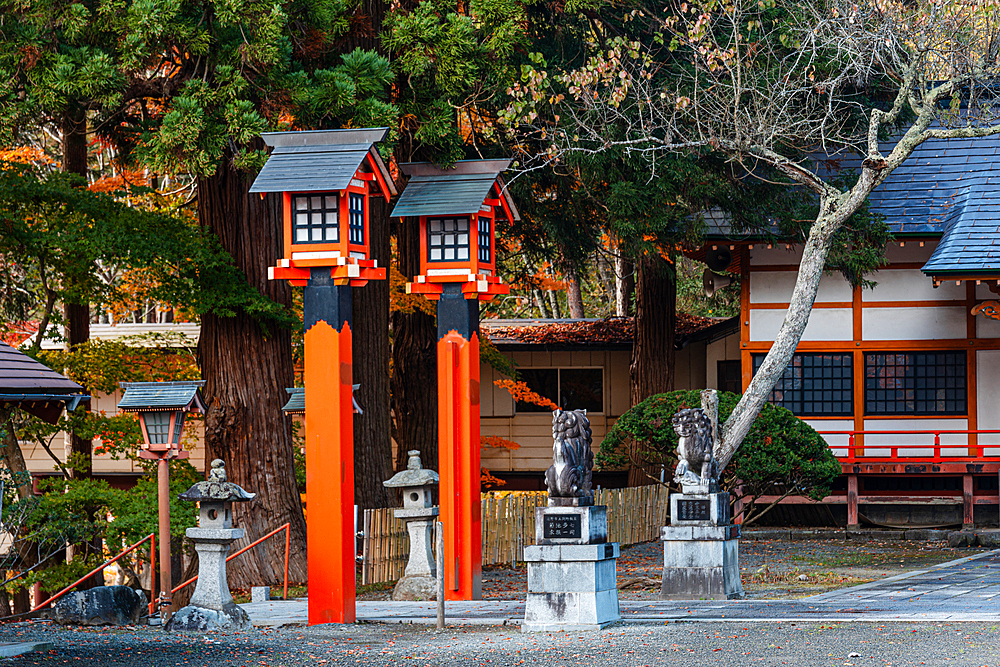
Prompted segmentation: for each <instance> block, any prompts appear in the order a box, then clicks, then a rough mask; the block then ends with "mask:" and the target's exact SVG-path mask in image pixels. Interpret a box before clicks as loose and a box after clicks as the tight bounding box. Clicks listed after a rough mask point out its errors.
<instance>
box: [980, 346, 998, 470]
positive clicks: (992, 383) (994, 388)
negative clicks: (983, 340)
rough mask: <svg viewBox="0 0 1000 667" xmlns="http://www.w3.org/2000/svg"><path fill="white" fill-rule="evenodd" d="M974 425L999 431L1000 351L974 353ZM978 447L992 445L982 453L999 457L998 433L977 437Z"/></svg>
mask: <svg viewBox="0 0 1000 667" xmlns="http://www.w3.org/2000/svg"><path fill="white" fill-rule="evenodd" d="M976 390H977V393H976V423H977V427H978V428H980V429H984V430H987V431H988V430H992V429H997V430H1000V350H980V351H978V352H977V353H976ZM979 445H981V446H990V445H994V446H995V449H991V450H990V451H986V452H983V453H984V454H987V455H990V456H1000V433H991V434H983V435H980V436H979Z"/></svg>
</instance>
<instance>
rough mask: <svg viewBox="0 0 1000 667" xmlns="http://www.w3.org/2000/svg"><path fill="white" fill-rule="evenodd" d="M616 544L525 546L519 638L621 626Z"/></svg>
mask: <svg viewBox="0 0 1000 667" xmlns="http://www.w3.org/2000/svg"><path fill="white" fill-rule="evenodd" d="M618 553H619V550H618V544H617V543H616V542H610V543H605V544H565V545H558V546H557V545H545V546H528V547H525V548H524V558H525V561H527V563H528V598H527V600H526V602H525V606H524V623H523V624H522V625H521V630H522V631H524V632H558V631H566V632H575V631H579V630H600V629H601V628H604V627H607V626H608V625H610V624H612V623H615V622H617V621H619V620H621V613H620V611H619V609H618V576H617V569H616V565H617V558H618Z"/></svg>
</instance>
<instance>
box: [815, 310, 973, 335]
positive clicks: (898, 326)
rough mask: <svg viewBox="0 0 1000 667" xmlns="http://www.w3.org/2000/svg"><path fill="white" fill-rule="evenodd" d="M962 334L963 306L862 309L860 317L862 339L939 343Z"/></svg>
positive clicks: (963, 333)
mask: <svg viewBox="0 0 1000 667" xmlns="http://www.w3.org/2000/svg"><path fill="white" fill-rule="evenodd" d="M810 324H811V323H810ZM965 333H966V330H965V308H963V307H945V308H865V309H864V310H863V311H862V314H861V335H862V336H863V337H864V339H865V340H938V339H941V338H949V339H950V338H965ZM849 338H850V337H848V339H849Z"/></svg>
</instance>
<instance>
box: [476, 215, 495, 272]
mask: <svg viewBox="0 0 1000 667" xmlns="http://www.w3.org/2000/svg"><path fill="white" fill-rule="evenodd" d="M491 222H492V221H491V220H490V219H489V218H486V217H480V218H479V261H480V262H483V263H485V264H492V263H493V248H492V247H491V244H490V239H491V238H492V237H493V234H492V231H491V229H490V228H491V227H492V224H491Z"/></svg>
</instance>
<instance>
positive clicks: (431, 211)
mask: <svg viewBox="0 0 1000 667" xmlns="http://www.w3.org/2000/svg"><path fill="white" fill-rule="evenodd" d="M510 162H511V161H510V160H460V161H458V162H456V163H455V165H454V166H453V167H452V168H449V169H442V168H441V167H439V166H437V165H435V164H433V163H431V162H408V163H404V164H401V165H399V169H400V171H402V172H403V173H404V174H406V175H407V176H409V177H410V180H409V182H408V183H407V184H406V189H405V190H404V191H403V194H402V195H401V196H400V198H399V201H397V202H396V206H395V208H393V209H392V213H391V217H393V218H406V217H418V216H427V215H471V214H474V213H477V212H478V211H479V208H480V207H481V206H482V205H483V202H484V201H486V199H488V198H489V197H490V191H491V190H492V189H493V187H494V186H496V189H497V192H498V193H499V194H500V196H501V197H502V198H503V204H504V205H503V206H501V207H500V208H503V209H504V210H505V212H506V213H507V214H508V215H510V216H511V217H512V218H513V220H520V219H521V216H520V214H519V213H518V211H517V207H516V206H515V205H514V199H513V197H511V196H510V193H509V192H508V191H507V188H506V186H505V185H504V182H503V178H502V177H501V176H500V173H501V172H503V171H504V170H505V169H507V167H509V166H510Z"/></svg>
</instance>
